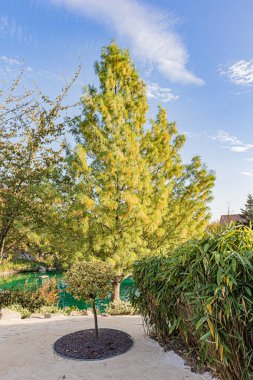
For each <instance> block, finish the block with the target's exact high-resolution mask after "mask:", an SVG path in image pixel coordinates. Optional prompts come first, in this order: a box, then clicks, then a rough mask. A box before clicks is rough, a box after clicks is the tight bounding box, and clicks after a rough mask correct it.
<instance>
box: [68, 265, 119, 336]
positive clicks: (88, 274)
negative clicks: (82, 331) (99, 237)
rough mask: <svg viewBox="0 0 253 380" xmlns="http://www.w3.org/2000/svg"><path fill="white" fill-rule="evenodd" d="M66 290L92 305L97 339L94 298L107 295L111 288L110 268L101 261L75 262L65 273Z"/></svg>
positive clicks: (96, 330)
mask: <svg viewBox="0 0 253 380" xmlns="http://www.w3.org/2000/svg"><path fill="white" fill-rule="evenodd" d="M67 284H68V292H70V293H71V294H73V296H74V297H77V298H79V299H82V300H83V301H88V302H90V303H91V305H92V309H93V313H94V322H95V338H96V340H97V339H98V322H97V310H96V300H97V299H103V298H105V297H107V296H108V295H109V293H110V291H111V289H112V268H110V266H108V265H106V264H105V263H103V262H101V261H97V260H95V261H90V262H87V261H81V262H76V263H75V264H74V265H73V266H72V267H71V269H70V270H69V271H68V274H67Z"/></svg>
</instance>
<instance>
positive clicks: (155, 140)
mask: <svg viewBox="0 0 253 380" xmlns="http://www.w3.org/2000/svg"><path fill="white" fill-rule="evenodd" d="M95 71H96V74H97V76H98V79H99V84H100V86H99V88H95V87H94V86H89V87H88V88H87V89H86V92H85V95H84V97H83V99H82V101H83V110H82V115H81V116H80V117H79V118H75V119H74V120H73V130H74V132H75V134H76V139H77V146H76V149H75V152H73V155H72V158H71V160H70V162H71V168H72V169H71V170H72V171H73V173H74V175H75V176H76V181H77V186H76V191H77V196H76V199H77V200H78V206H77V208H80V211H81V212H82V213H83V216H82V223H83V226H84V233H85V239H86V249H85V251H84V255H85V256H88V257H89V256H95V257H98V258H100V259H101V260H105V261H107V262H109V263H110V264H111V265H112V266H113V268H114V273H115V277H114V283H113V284H114V291H113V297H112V298H113V299H114V298H117V297H119V284H120V281H121V280H122V279H123V278H124V276H126V275H128V274H129V273H130V270H131V269H130V268H131V265H132V263H133V261H134V260H135V259H136V258H137V257H139V256H141V255H146V254H156V253H157V252H160V251H161V250H164V251H165V250H166V249H168V248H169V247H173V246H175V245H176V244H179V243H180V242H182V241H184V240H187V239H189V238H190V237H192V236H193V235H194V234H199V233H201V232H202V231H203V230H204V228H205V227H206V225H207V223H208V220H209V217H210V214H209V209H208V207H207V204H208V202H209V201H210V200H211V189H212V187H213V184H214V175H213V173H209V172H208V171H207V169H206V168H205V166H203V165H202V164H201V161H200V159H199V157H194V158H193V159H192V162H191V163H190V164H189V165H184V164H183V163H182V160H181V156H180V151H181V149H182V147H183V144H184V141H185V137H184V136H183V135H179V134H178V133H177V129H176V126H175V124H174V123H173V124H170V123H168V121H167V116H166V112H165V110H164V109H162V108H160V109H159V112H158V116H157V119H156V120H155V121H151V128H147V125H146V114H147V111H148V104H147V97H146V86H145V83H144V82H143V81H142V80H141V79H140V78H139V76H138V73H137V71H136V69H135V67H134V65H133V64H132V62H131V59H130V56H129V53H128V51H124V50H121V49H119V48H118V46H117V45H116V44H115V43H114V42H113V43H111V44H110V45H109V46H108V47H107V48H105V49H103V51H102V56H101V61H100V62H99V63H98V62H97V63H96V65H95Z"/></svg>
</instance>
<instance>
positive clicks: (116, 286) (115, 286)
mask: <svg viewBox="0 0 253 380" xmlns="http://www.w3.org/2000/svg"><path fill="white" fill-rule="evenodd" d="M122 280H123V276H122V275H121V276H115V277H114V280H113V283H112V296H111V302H114V301H118V300H120V283H121V281H122Z"/></svg>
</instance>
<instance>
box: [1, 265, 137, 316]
mask: <svg viewBox="0 0 253 380" xmlns="http://www.w3.org/2000/svg"><path fill="white" fill-rule="evenodd" d="M45 276H48V277H49V278H52V277H55V278H56V280H57V288H58V289H59V290H61V292H60V297H59V307H61V308H62V307H66V306H75V307H78V308H79V309H80V310H83V309H87V308H88V307H90V305H89V304H87V303H85V302H83V301H79V300H76V299H75V298H74V297H73V296H71V294H69V293H68V292H67V286H66V283H65V280H64V274H62V273H52V272H51V273H45V274H41V273H38V272H34V273H19V274H12V275H7V276H0V290H4V289H10V290H11V289H18V290H24V289H30V290H35V289H37V288H38V287H39V286H41V285H42V284H43V281H47V279H48V277H45ZM132 286H133V279H131V278H126V279H125V280H123V281H122V283H121V286H120V298H121V299H122V300H123V301H127V300H128V299H129V292H130V290H131V289H132ZM109 301H110V299H109V297H108V298H106V299H103V300H99V301H97V307H98V308H99V309H100V311H104V309H105V307H106V305H108V303H109Z"/></svg>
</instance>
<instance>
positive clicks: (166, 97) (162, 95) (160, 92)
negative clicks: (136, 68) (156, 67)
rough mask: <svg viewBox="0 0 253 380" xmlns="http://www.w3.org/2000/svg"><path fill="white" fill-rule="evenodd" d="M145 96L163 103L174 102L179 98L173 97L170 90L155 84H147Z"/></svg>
mask: <svg viewBox="0 0 253 380" xmlns="http://www.w3.org/2000/svg"><path fill="white" fill-rule="evenodd" d="M147 96H148V98H151V99H158V100H160V101H161V102H164V103H169V102H175V101H176V100H178V99H179V96H178V95H174V94H173V93H172V92H171V89H170V88H166V87H160V86H159V85H158V84H157V83H149V84H148V85H147Z"/></svg>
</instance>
